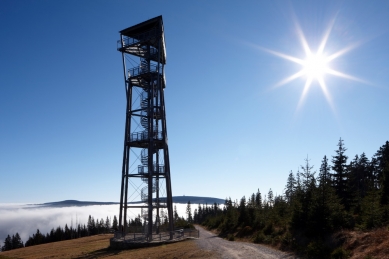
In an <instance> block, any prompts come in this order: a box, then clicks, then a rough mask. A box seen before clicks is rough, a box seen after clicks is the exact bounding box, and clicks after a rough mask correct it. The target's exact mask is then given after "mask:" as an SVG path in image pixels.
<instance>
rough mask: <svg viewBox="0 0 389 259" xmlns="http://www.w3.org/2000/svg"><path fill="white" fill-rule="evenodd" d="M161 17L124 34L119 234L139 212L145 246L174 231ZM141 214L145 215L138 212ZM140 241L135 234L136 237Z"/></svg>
mask: <svg viewBox="0 0 389 259" xmlns="http://www.w3.org/2000/svg"><path fill="white" fill-rule="evenodd" d="M165 47H166V46H165V38H164V28H163V21H162V16H158V17H155V18H153V19H150V20H147V21H145V22H142V23H139V24H137V25H134V26H131V27H129V28H127V29H124V30H122V31H120V40H119V41H118V46H117V49H118V51H120V52H121V53H122V62H123V75H124V82H125V93H126V98H127V105H126V121H125V134H124V151H123V166H122V176H121V192H120V212H119V229H120V230H121V231H122V233H123V235H124V236H125V235H126V233H128V231H129V228H130V226H129V225H128V221H129V218H136V217H137V216H138V214H139V211H140V216H141V219H142V220H143V227H142V231H143V234H144V236H145V239H146V241H148V242H150V241H152V240H153V234H159V232H160V231H162V229H161V228H162V225H163V226H164V228H165V229H163V231H168V232H170V239H172V236H173V231H174V224H173V223H174V222H173V209H172V207H173V205H172V188H171V181H170V165H169V149H168V138H167V128H166V111H165V98H164V90H165V87H166V81H165V75H164V67H165V64H166V49H165ZM139 209H140V210H139ZM134 236H135V235H134Z"/></svg>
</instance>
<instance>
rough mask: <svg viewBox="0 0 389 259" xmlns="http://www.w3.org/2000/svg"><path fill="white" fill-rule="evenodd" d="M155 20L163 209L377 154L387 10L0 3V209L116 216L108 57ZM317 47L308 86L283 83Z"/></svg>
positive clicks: (115, 121) (379, 6)
mask: <svg viewBox="0 0 389 259" xmlns="http://www.w3.org/2000/svg"><path fill="white" fill-rule="evenodd" d="M158 15H162V16H163V22H164V28H165V40H166V51H167V64H166V66H165V75H166V82H167V83H166V89H165V101H166V113H167V127H168V138H169V152H170V153H169V156H170V165H171V168H170V169H171V181H172V192H173V196H179V195H187V196H189V195H191V196H207V197H217V198H226V197H231V198H232V199H240V198H241V197H242V196H243V195H246V197H247V196H248V195H250V194H251V193H253V192H256V191H257V189H259V190H260V191H261V192H262V194H266V193H267V192H268V190H269V189H270V188H272V190H273V192H274V193H275V194H282V193H283V191H284V187H285V184H286V179H287V177H288V174H289V172H290V171H291V170H292V171H293V172H294V173H296V172H297V170H298V169H299V167H300V166H301V165H303V164H304V163H305V162H304V159H306V158H307V157H308V159H310V160H309V162H310V164H311V165H313V166H314V168H313V170H316V171H318V170H319V168H320V164H321V161H322V159H323V157H324V155H326V156H327V157H328V158H329V159H330V160H331V158H332V156H334V155H335V150H336V149H337V144H338V141H339V139H340V138H342V139H343V140H344V144H345V147H346V148H347V151H346V155H348V156H349V161H350V160H351V159H352V158H353V157H354V156H355V155H356V154H361V153H362V152H365V153H366V155H367V157H369V158H371V157H372V156H373V155H374V154H375V152H376V151H377V150H378V149H379V147H380V146H382V145H383V144H384V143H385V141H387V140H389V135H388V132H389V120H388V116H387V111H388V110H389V102H388V101H387V96H388V94H389V83H388V82H389V31H388V30H389V28H388V26H387V25H388V24H389V2H388V1H385V0H384V1H245V3H244V4H242V3H241V2H239V1H218V0H215V1H101V0H100V1H90V0H85V1H75V0H67V1H63V0H58V1H48V0H41V1H11V0H3V1H0V32H1V40H0V203H43V202H53V201H61V200H67V199H75V200H82V201H110V202H118V201H119V199H120V181H121V179H120V176H121V166H122V154H123V137H124V120H125V102H126V100H125V91H124V81H123V69H122V62H121V54H120V52H118V51H117V49H116V42H117V40H118V39H119V31H120V30H122V29H125V28H127V27H130V26H132V25H135V24H137V23H140V22H142V21H145V20H147V19H150V18H153V17H156V16H158ZM325 39H326V40H325ZM304 42H305V43H304ZM323 42H325V43H326V44H325V45H324V48H322V52H321V53H322V54H323V56H327V57H330V58H331V61H330V62H329V63H328V64H327V65H328V68H327V69H326V70H325V72H323V74H320V75H321V76H322V77H321V78H322V81H318V80H316V79H315V78H314V79H313V80H312V83H311V84H307V78H308V77H309V75H308V74H306V73H302V74H301V73H300V74H298V75H301V76H296V78H295V79H294V80H290V81H288V80H286V79H287V78H289V77H290V76H293V75H296V73H298V72H299V71H301V69H302V68H304V66H303V65H302V64H303V63H304V60H305V59H306V57H307V53H309V51H308V50H307V49H308V47H309V49H310V50H311V52H312V53H316V52H317V50H318V49H320V48H319V47H320V45H321V43H323ZM322 45H323V44H322ZM304 46H305V48H304ZM307 46H308V47H307ZM304 71H306V70H303V72H304ZM329 72H331V73H329ZM283 82H284V83H283ZM304 89H305V90H304Z"/></svg>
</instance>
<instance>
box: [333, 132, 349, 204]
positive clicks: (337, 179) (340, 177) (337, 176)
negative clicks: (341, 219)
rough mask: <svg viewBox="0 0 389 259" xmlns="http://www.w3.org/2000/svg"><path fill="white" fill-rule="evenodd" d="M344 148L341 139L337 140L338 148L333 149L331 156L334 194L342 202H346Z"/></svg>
mask: <svg viewBox="0 0 389 259" xmlns="http://www.w3.org/2000/svg"><path fill="white" fill-rule="evenodd" d="M346 150H347V149H346V148H345V147H344V144H343V139H342V138H340V139H339V142H338V149H337V150H335V152H336V156H333V157H332V164H333V165H332V170H333V171H334V173H333V174H332V178H333V186H334V188H335V191H336V194H337V195H338V196H339V198H340V199H341V201H342V203H343V204H346V203H347V159H348V157H347V156H346V155H345V152H346Z"/></svg>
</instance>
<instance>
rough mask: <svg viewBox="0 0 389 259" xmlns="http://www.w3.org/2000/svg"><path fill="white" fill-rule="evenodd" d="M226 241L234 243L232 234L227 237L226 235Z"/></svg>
mask: <svg viewBox="0 0 389 259" xmlns="http://www.w3.org/2000/svg"><path fill="white" fill-rule="evenodd" d="M227 240H228V241H235V237H234V235H233V234H228V235H227Z"/></svg>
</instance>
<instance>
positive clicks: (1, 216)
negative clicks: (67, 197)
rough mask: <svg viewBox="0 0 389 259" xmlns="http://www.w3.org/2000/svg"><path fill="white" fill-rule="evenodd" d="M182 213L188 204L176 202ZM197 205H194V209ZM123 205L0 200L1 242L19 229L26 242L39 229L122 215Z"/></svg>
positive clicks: (43, 231) (179, 212)
mask: <svg viewBox="0 0 389 259" xmlns="http://www.w3.org/2000/svg"><path fill="white" fill-rule="evenodd" d="M175 205H176V206H177V212H178V215H180V216H183V217H185V211H186V204H175ZM195 208H197V206H196V205H192V210H194V209H195ZM118 214H119V205H93V206H84V207H62V208H50V207H37V206H33V205H26V204H0V245H1V246H3V245H4V240H5V238H6V237H7V235H10V236H12V235H14V234H16V232H17V233H19V235H20V237H21V239H22V240H23V242H26V241H27V239H28V238H29V236H32V235H33V234H35V233H36V230H37V229H39V231H40V232H41V233H42V234H46V233H48V232H50V230H51V229H52V228H54V229H55V228H57V227H58V226H60V227H62V228H63V227H65V224H67V225H68V226H69V227H70V226H71V224H72V223H73V227H75V226H76V223H77V224H87V221H88V217H89V215H91V216H92V217H94V218H95V220H96V219H99V220H100V219H101V218H103V219H104V221H105V219H106V218H107V216H108V218H110V219H111V222H112V219H113V217H114V215H116V216H117V217H118ZM138 214H140V209H138V210H131V211H129V212H128V216H129V217H130V218H134V217H136V216H137V215H138Z"/></svg>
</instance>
